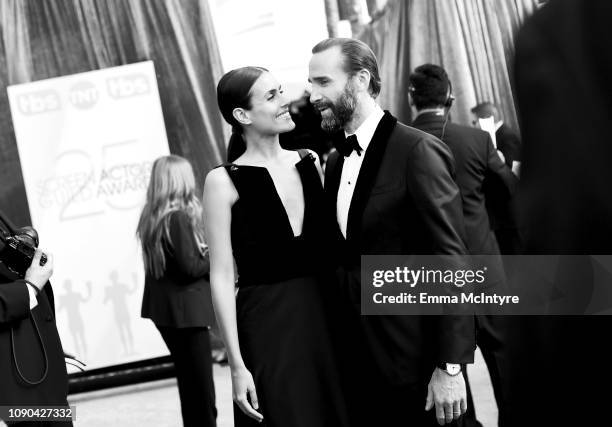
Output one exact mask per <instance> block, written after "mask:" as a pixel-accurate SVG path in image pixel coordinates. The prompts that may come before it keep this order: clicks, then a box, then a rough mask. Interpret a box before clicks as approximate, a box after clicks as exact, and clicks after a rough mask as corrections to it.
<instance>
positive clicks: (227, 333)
mask: <svg viewBox="0 0 612 427" xmlns="http://www.w3.org/2000/svg"><path fill="white" fill-rule="evenodd" d="M202 199H203V204H204V230H205V235H206V240H207V242H208V248H209V254H210V287H211V292H212V299H213V306H214V308H215V315H216V316H217V322H218V323H219V329H220V331H221V337H222V338H223V342H224V343H225V347H226V349H227V355H228V360H229V364H230V369H231V371H232V388H233V395H234V396H233V397H234V401H235V402H236V403H237V404H238V405H239V406H240V408H241V409H242V411H243V412H244V413H245V414H247V415H249V416H250V417H252V418H254V419H256V420H258V421H261V420H262V419H263V417H262V415H261V414H259V413H258V412H256V411H255V409H258V403H257V396H256V394H255V385H254V382H253V378H252V376H251V373H250V372H249V371H248V370H247V369H246V366H245V364H244V360H243V359H242V355H241V353H240V345H239V343H238V327H237V321H236V297H235V285H234V263H233V254H232V243H231V220H232V218H231V217H232V214H231V212H232V211H231V207H232V205H233V204H234V202H235V201H236V200H237V199H238V194H237V192H236V189H235V188H234V186H233V184H232V182H231V180H230V178H229V176H228V175H227V172H226V171H225V169H223V168H217V169H213V170H212V171H211V172H210V173H209V174H208V176H207V177H206V181H205V183H204V195H203V197H202ZM247 393H248V395H249V397H250V400H251V403H250V404H249V401H248V400H247Z"/></svg>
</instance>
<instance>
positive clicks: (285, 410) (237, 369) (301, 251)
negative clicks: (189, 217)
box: [204, 67, 347, 427]
mask: <svg viewBox="0 0 612 427" xmlns="http://www.w3.org/2000/svg"><path fill="white" fill-rule="evenodd" d="M217 100H218V104H219V109H220V110H221V113H222V115H223V117H224V119H225V120H226V121H227V122H228V123H229V124H230V125H231V126H232V137H231V140H230V143H229V147H228V162H229V163H227V164H225V165H223V166H222V167H218V168H216V169H213V170H212V171H211V172H210V173H209V174H208V176H207V177H206V182H205V184H204V211H205V215H204V217H205V227H206V237H207V240H208V243H209V245H210V260H211V286H212V293H213V302H214V306H215V313H216V315H217V319H218V322H219V326H220V329H221V333H222V336H223V339H224V341H225V345H226V348H227V352H228V359H229V365H230V369H231V376H232V389H233V398H234V402H235V404H236V406H235V408H234V420H235V425H236V426H237V427H243V426H251V425H258V422H261V423H262V424H261V425H265V426H270V427H277V426H282V427H313V426H317V427H342V426H346V425H347V420H346V417H347V416H346V413H345V405H344V397H343V395H342V390H341V388H340V382H339V379H338V372H337V371H338V370H337V367H336V362H335V355H334V353H333V351H332V343H331V338H330V334H329V324H328V320H327V319H328V318H327V315H326V310H325V308H326V306H327V303H326V302H325V300H326V298H327V289H326V288H327V287H326V282H325V281H324V278H323V275H324V274H325V272H326V269H325V266H326V264H327V262H328V261H327V260H328V256H327V255H326V249H328V248H329V247H330V245H326V243H325V241H326V240H325V239H326V238H327V236H328V235H329V234H328V233H326V228H327V226H326V224H325V222H324V221H325V216H324V215H323V214H324V212H323V208H322V203H323V201H322V199H323V186H322V182H321V170H320V167H319V163H318V159H317V158H316V156H315V155H314V154H313V153H312V152H309V151H308V150H298V151H297V152H296V151H291V150H285V149H283V148H281V146H280V143H279V134H280V133H283V132H288V131H290V130H292V129H293V128H294V126H295V125H294V123H293V121H292V119H291V116H290V114H289V103H288V101H287V100H286V99H285V96H284V95H283V90H282V87H281V85H280V84H279V83H278V82H277V80H276V79H275V78H274V77H273V76H272V74H270V73H269V72H268V71H267V70H266V69H264V68H259V67H243V68H238V69H236V70H232V71H230V72H228V73H227V74H225V75H224V76H223V77H222V78H221V80H220V81H219V84H218V86H217ZM234 261H235V263H236V266H237V272H238V281H237V283H235V278H236V277H235V273H234ZM236 287H237V288H238V292H237V295H236V291H235V289H236Z"/></svg>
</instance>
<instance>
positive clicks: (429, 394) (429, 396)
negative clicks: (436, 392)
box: [425, 385, 433, 411]
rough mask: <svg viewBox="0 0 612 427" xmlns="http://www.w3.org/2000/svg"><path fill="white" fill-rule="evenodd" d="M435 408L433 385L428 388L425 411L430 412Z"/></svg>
mask: <svg viewBox="0 0 612 427" xmlns="http://www.w3.org/2000/svg"><path fill="white" fill-rule="evenodd" d="M432 407H433V393H432V391H431V385H429V386H427V399H425V410H426V411H429V410H430V409H431V408H432Z"/></svg>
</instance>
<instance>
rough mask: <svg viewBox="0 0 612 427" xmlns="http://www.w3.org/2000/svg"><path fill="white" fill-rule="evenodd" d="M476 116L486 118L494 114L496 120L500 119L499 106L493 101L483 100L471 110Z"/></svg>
mask: <svg viewBox="0 0 612 427" xmlns="http://www.w3.org/2000/svg"><path fill="white" fill-rule="evenodd" d="M470 111H471V112H472V113H473V114H474V115H475V116H476V117H478V118H485V117H491V116H493V117H494V118H495V120H498V119H499V112H498V111H497V107H496V106H495V104H493V103H492V102H488V101H485V102H481V103H480V104H478V105H476V106H475V107H474V108H472V109H471V110H470Z"/></svg>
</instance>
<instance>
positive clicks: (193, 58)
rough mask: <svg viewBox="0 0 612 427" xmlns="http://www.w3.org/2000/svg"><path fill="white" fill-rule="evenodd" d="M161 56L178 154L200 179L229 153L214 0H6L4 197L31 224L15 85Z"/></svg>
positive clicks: (167, 114) (0, 175)
mask: <svg viewBox="0 0 612 427" xmlns="http://www.w3.org/2000/svg"><path fill="white" fill-rule="evenodd" d="M145 60H152V61H153V62H154V64H155V70H156V73H157V84H158V86H159V93H160V98H161V104H162V110H163V115H164V121H165V125H166V131H167V135H168V142H169V145H170V151H171V152H172V153H175V154H179V155H182V156H185V157H186V158H188V159H189V160H190V161H191V162H192V164H193V166H194V171H195V173H196V178H197V181H198V183H200V184H201V183H202V182H203V179H204V176H205V174H206V173H207V172H208V170H210V168H212V167H213V166H215V165H217V164H219V163H221V162H222V160H223V158H224V157H225V135H224V132H225V128H224V126H223V124H222V119H221V116H220V114H219V112H218V109H217V103H216V82H217V81H218V80H219V78H220V77H221V74H222V66H221V59H220V56H219V52H218V48H217V42H216V37H215V33H214V29H213V25H212V18H211V14H210V10H209V6H208V2H207V0H113V1H110V0H104V1H100V0H44V1H41V0H2V1H1V2H0V87H1V89H2V90H1V91H0V183H1V185H0V202H1V207H2V209H4V210H6V212H7V214H8V215H9V216H11V217H13V218H16V219H15V221H16V222H19V223H27V222H29V218H28V209H27V202H26V200H25V192H24V189H23V180H22V178H21V169H20V166H19V159H18V155H17V149H16V145H15V136H14V132H13V129H12V124H11V116H10V110H9V105H8V98H7V93H6V86H8V85H12V84H18V83H25V82H30V81H35V80H40V79H46V78H51V77H57V76H62V75H67V74H73V73H79V72H84V71H90V70H97V69H102V68H106V67H113V66H118V65H124V64H129V63H134V62H139V61H145Z"/></svg>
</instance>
